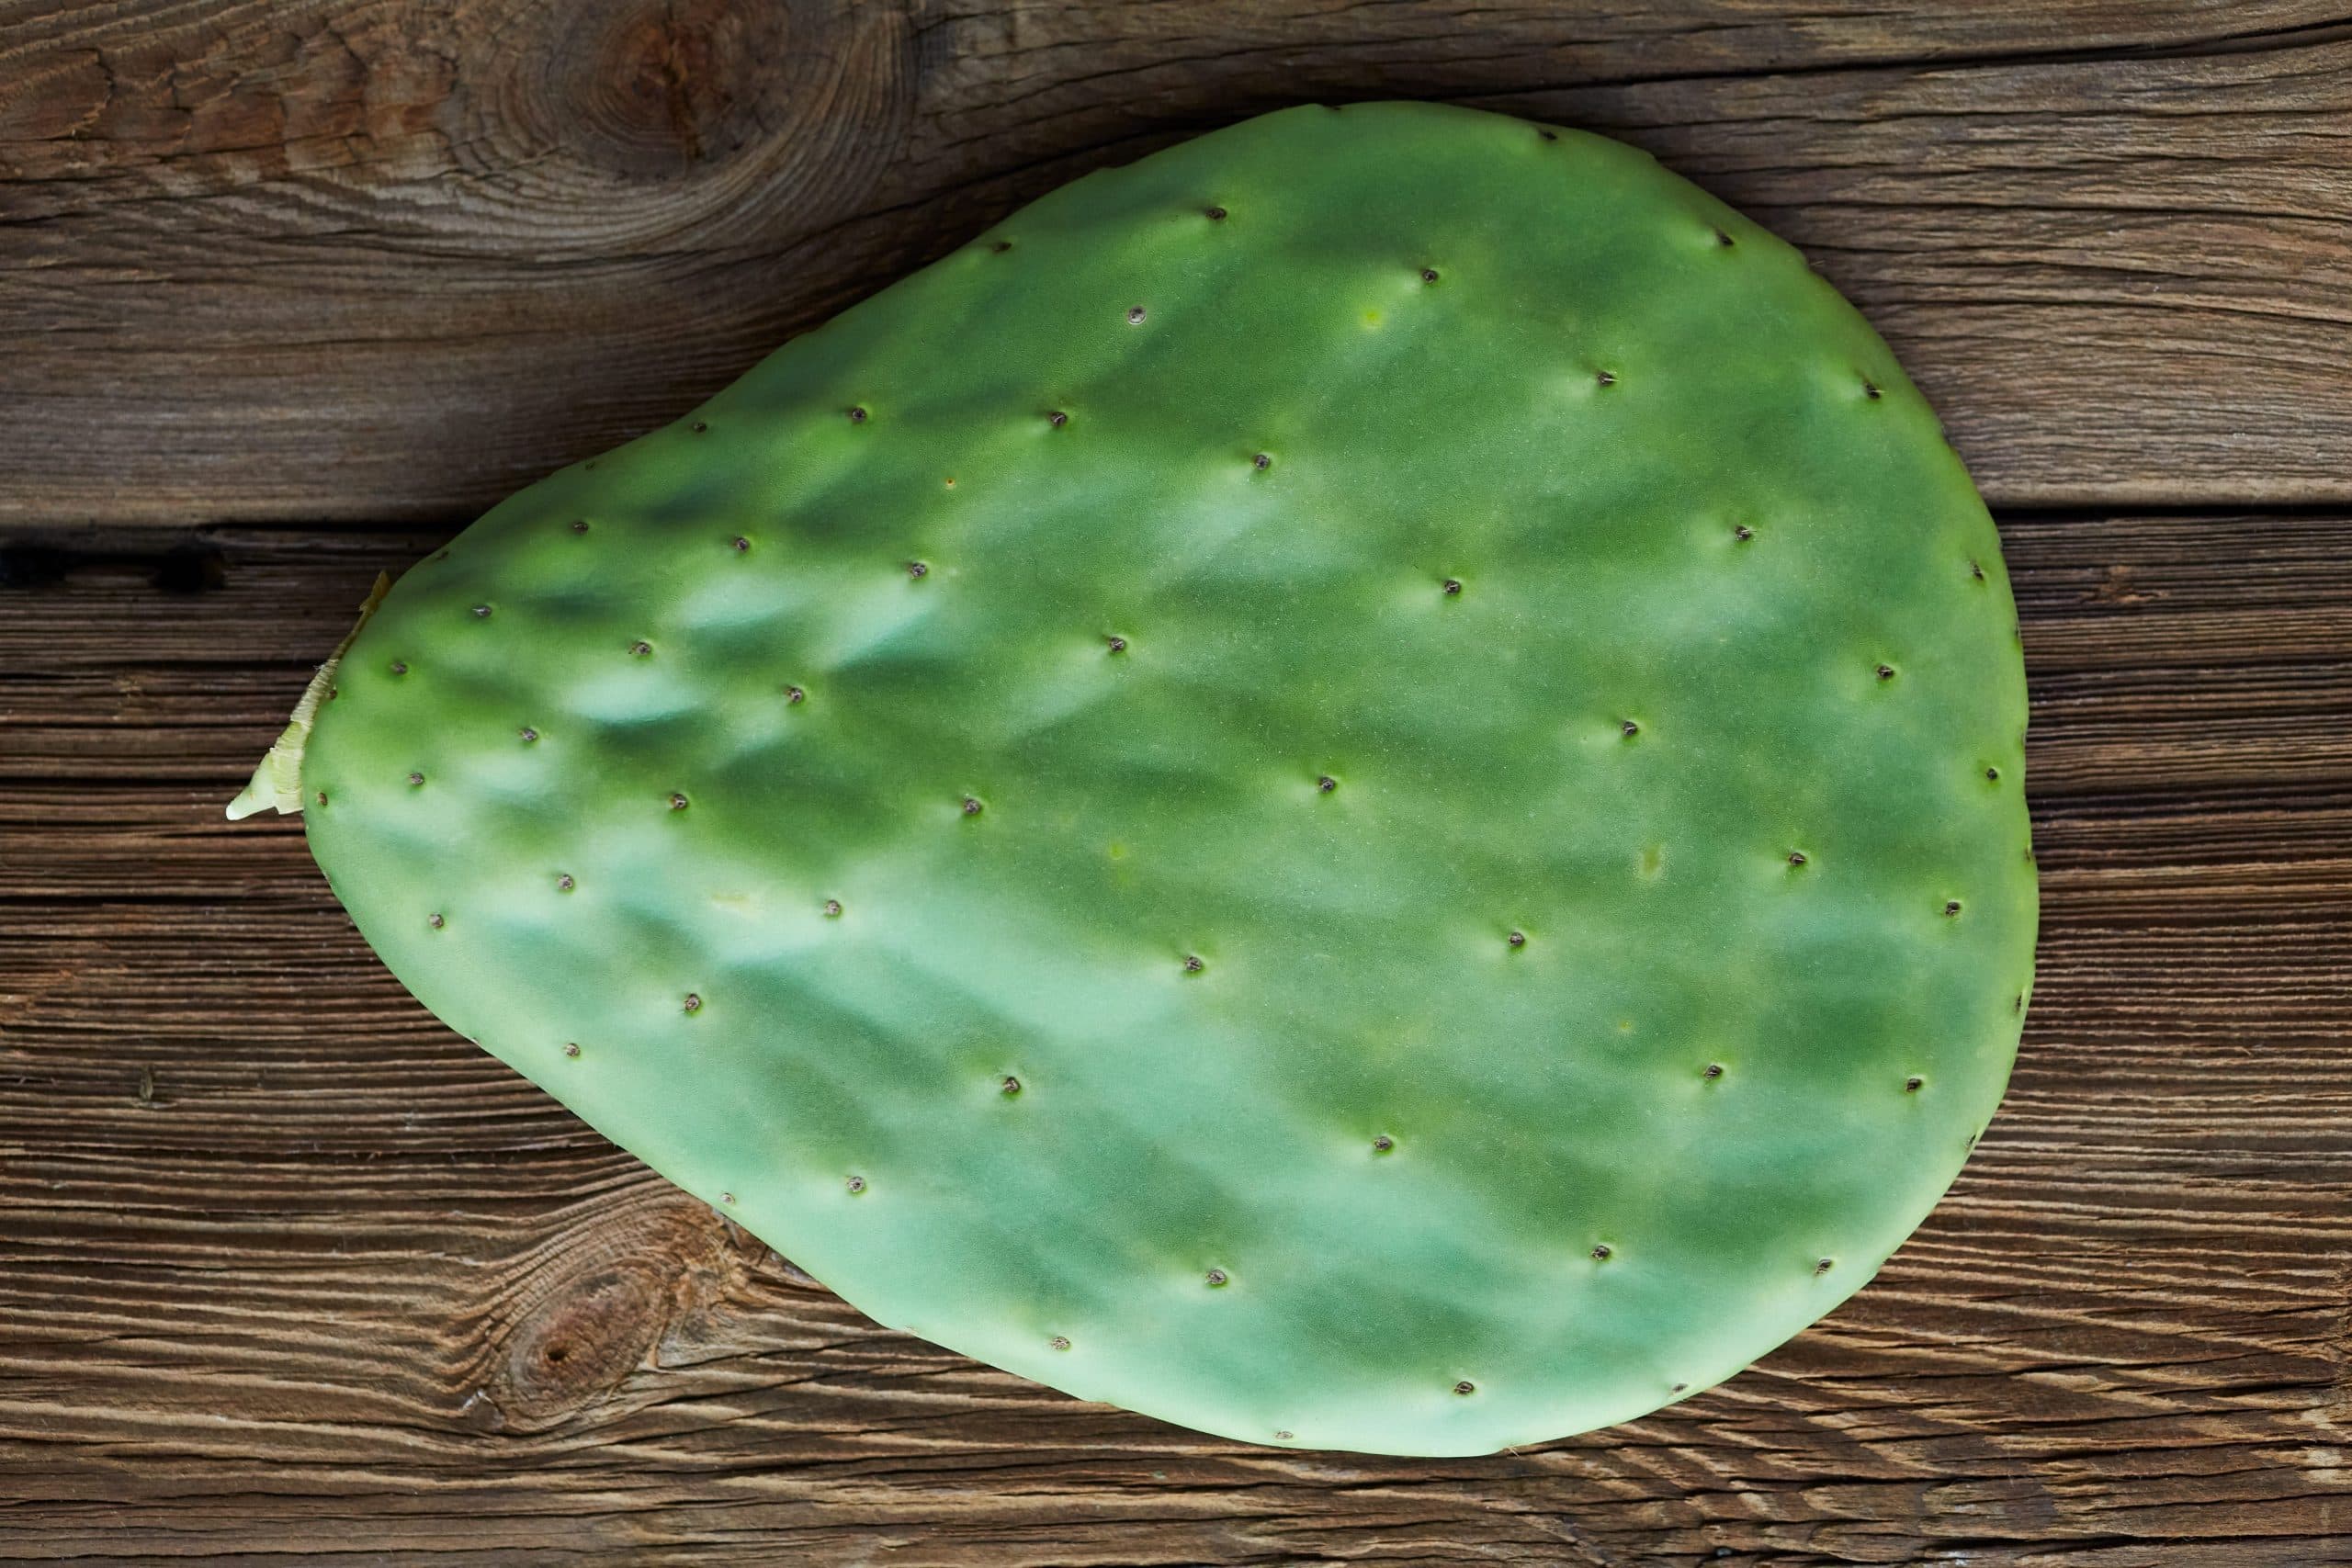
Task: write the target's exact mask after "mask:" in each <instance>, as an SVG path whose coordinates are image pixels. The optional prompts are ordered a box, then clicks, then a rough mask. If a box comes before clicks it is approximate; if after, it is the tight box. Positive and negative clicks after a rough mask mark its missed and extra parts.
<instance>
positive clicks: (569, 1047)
mask: <svg viewBox="0 0 2352 1568" xmlns="http://www.w3.org/2000/svg"><path fill="white" fill-rule="evenodd" d="M563 1054H564V1055H567V1056H577V1055H580V1042H578V1041H577V1040H567V1041H565V1042H564V1043H563Z"/></svg>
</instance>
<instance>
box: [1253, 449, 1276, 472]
mask: <svg viewBox="0 0 2352 1568" xmlns="http://www.w3.org/2000/svg"><path fill="white" fill-rule="evenodd" d="M1273 466H1274V460H1273V458H1272V457H1270V456H1269V455H1267V454H1266V453H1263V452H1259V453H1254V454H1252V455H1251V457H1250V467H1251V468H1272V467H1273Z"/></svg>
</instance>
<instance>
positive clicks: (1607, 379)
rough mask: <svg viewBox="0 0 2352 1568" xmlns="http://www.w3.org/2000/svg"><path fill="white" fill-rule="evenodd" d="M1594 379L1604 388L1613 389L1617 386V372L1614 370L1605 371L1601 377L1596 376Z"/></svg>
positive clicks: (1601, 373)
mask: <svg viewBox="0 0 2352 1568" xmlns="http://www.w3.org/2000/svg"><path fill="white" fill-rule="evenodd" d="M1593 379H1594V380H1596V381H1598V382H1600V384H1601V385H1602V386H1604V387H1613V386H1615V385H1616V384H1617V372H1615V371H1614V370H1603V371H1601V372H1600V374H1599V375H1597V376H1595V377H1594V378H1593Z"/></svg>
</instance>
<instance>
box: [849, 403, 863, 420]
mask: <svg viewBox="0 0 2352 1568" xmlns="http://www.w3.org/2000/svg"><path fill="white" fill-rule="evenodd" d="M849 422H850V423H852V424H864V423H865V409H864V408H863V407H860V406H855V405H853V406H852V407H851V409H850V411H849Z"/></svg>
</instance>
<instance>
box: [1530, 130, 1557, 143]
mask: <svg viewBox="0 0 2352 1568" xmlns="http://www.w3.org/2000/svg"><path fill="white" fill-rule="evenodd" d="M1535 134H1536V135H1538V136H1540V137H1542V138H1543V139H1544V141H1558V140H1559V139H1560V133H1559V132H1558V131H1556V130H1538V131H1536V133H1535Z"/></svg>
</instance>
